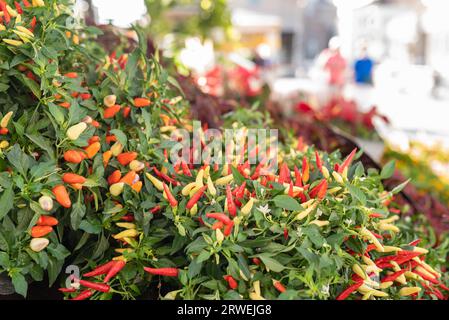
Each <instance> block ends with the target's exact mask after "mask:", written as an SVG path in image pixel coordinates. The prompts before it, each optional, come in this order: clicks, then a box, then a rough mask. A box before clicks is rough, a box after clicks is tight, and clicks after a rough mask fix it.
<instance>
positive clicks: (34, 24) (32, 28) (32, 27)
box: [30, 17, 37, 31]
mask: <svg viewBox="0 0 449 320" xmlns="http://www.w3.org/2000/svg"><path fill="white" fill-rule="evenodd" d="M36 22H37V20H36V17H33V19H32V20H31V23H30V27H31V31H34V28H35V27H36Z"/></svg>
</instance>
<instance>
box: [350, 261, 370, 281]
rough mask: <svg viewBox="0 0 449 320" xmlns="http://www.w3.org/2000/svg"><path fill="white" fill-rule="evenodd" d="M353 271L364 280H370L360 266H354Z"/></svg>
mask: <svg viewBox="0 0 449 320" xmlns="http://www.w3.org/2000/svg"><path fill="white" fill-rule="evenodd" d="M352 271H354V273H355V274H356V275H358V276H359V277H360V278H362V279H367V278H368V276H367V275H366V273H365V271H363V269H362V268H361V267H360V266H359V265H358V264H354V265H353V266H352Z"/></svg>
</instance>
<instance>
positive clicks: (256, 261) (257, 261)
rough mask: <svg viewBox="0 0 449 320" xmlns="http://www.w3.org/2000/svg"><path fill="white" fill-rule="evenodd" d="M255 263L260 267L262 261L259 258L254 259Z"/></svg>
mask: <svg viewBox="0 0 449 320" xmlns="http://www.w3.org/2000/svg"><path fill="white" fill-rule="evenodd" d="M253 263H254V264H255V265H260V263H261V261H260V259H259V258H253Z"/></svg>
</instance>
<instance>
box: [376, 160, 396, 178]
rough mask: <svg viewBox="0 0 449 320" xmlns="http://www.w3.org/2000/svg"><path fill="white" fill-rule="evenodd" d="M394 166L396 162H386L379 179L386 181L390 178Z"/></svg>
mask: <svg viewBox="0 0 449 320" xmlns="http://www.w3.org/2000/svg"><path fill="white" fill-rule="evenodd" d="M395 165H396V161H394V160H391V161H390V162H388V163H387V164H386V165H385V166H384V167H383V168H382V171H381V172H380V178H381V179H388V178H391V176H392V175H393V173H394V168H395Z"/></svg>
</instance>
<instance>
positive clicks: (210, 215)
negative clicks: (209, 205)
mask: <svg viewBox="0 0 449 320" xmlns="http://www.w3.org/2000/svg"><path fill="white" fill-rule="evenodd" d="M206 217H207V218H211V219H216V220H218V221H221V222H223V223H224V224H226V225H228V224H230V223H231V222H232V220H231V219H229V217H228V216H227V215H225V214H224V213H206Z"/></svg>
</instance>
